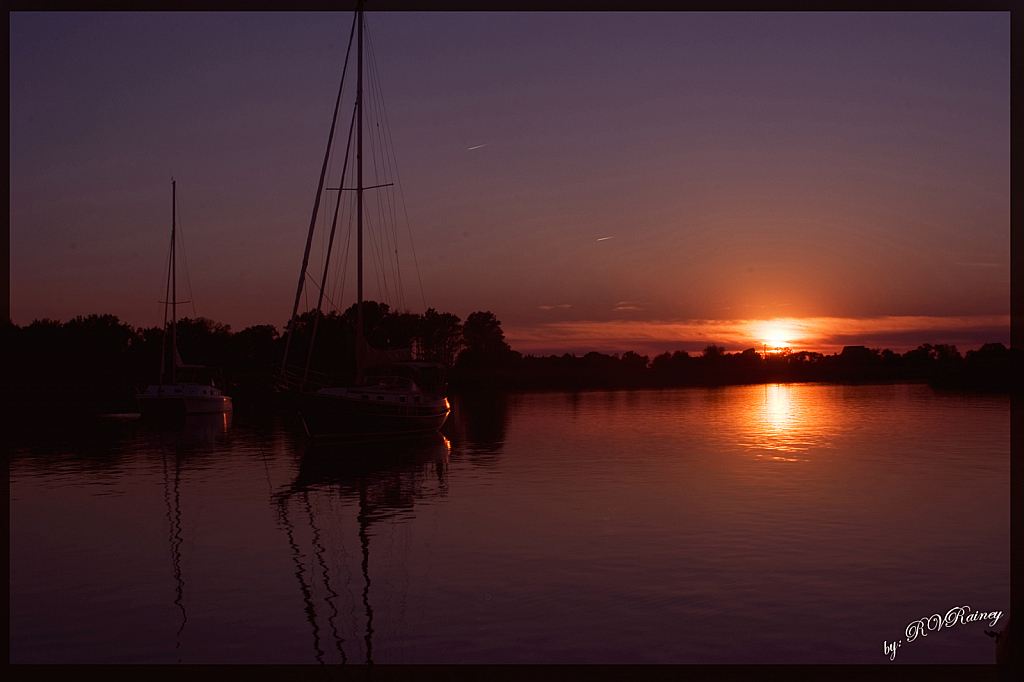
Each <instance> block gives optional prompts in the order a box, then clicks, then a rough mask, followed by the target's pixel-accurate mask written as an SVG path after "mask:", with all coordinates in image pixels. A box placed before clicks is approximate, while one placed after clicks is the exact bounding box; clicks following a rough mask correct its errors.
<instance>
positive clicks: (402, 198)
mask: <svg viewBox="0 0 1024 682" xmlns="http://www.w3.org/2000/svg"><path fill="white" fill-rule="evenodd" d="M371 49H372V46H371ZM381 114H382V116H381V118H382V119H383V121H384V129H385V130H386V131H387V134H388V137H389V139H393V137H392V136H391V123H390V121H389V120H388V110H387V107H386V106H384V102H383V101H381ZM394 149H395V147H394V144H392V145H391V153H392V156H394V157H395V159H394V161H395V163H394V173H395V177H394V182H395V187H396V188H397V193H398V195H399V200H400V203H401V204H402V211H403V212H404V213H405V227H406V230H407V231H408V233H409V248H410V249H411V250H412V261H413V264H414V266H415V269H416V279H417V280H419V285H420V297H421V298H422V299H423V309H424V310H426V309H427V297H426V295H425V294H424V291H423V277H422V275H421V274H420V264H419V260H418V259H417V258H416V244H415V242H414V241H413V238H412V226H411V223H410V222H409V208H408V206H406V203H405V193H404V192H403V191H402V178H401V175H400V174H399V172H398V158H397V155H396V154H395V151H394Z"/></svg>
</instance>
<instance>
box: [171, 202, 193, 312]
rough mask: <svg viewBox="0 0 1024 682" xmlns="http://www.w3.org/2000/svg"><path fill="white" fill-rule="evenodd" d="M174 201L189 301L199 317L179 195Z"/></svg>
mask: <svg viewBox="0 0 1024 682" xmlns="http://www.w3.org/2000/svg"><path fill="white" fill-rule="evenodd" d="M174 202H175V204H176V207H177V209H178V241H180V242H181V258H182V260H184V261H185V283H186V284H187V285H188V302H189V303H191V304H192V317H193V319H194V318H197V317H199V313H197V312H196V303H195V300H196V297H195V296H193V295H192V279H191V277H189V274H188V270H189V268H188V254H186V253H185V231H184V230H182V229H181V228H182V222H183V221H182V219H181V204H178V203H177V202H178V197H177V196H175V197H174Z"/></svg>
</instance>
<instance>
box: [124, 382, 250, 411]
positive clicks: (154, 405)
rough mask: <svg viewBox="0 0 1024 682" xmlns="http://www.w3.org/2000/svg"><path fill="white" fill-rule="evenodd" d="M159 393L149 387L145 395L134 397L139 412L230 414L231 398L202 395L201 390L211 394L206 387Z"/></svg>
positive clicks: (210, 389)
mask: <svg viewBox="0 0 1024 682" xmlns="http://www.w3.org/2000/svg"><path fill="white" fill-rule="evenodd" d="M174 388H177V387H171V390H165V391H162V392H161V391H160V390H159V389H157V387H155V386H150V387H149V389H148V390H147V391H146V392H145V393H139V394H138V395H136V396H135V401H136V403H138V406H139V412H141V413H142V414H152V415H168V416H170V415H187V414H218V413H221V412H231V411H232V404H231V397H230V396H226V395H223V394H219V391H217V394H212V395H204V394H203V393H202V391H203V390H206V391H209V392H213V391H216V389H212V388H211V387H207V386H198V387H193V386H185V387H184V388H183V389H180V390H173V389H174Z"/></svg>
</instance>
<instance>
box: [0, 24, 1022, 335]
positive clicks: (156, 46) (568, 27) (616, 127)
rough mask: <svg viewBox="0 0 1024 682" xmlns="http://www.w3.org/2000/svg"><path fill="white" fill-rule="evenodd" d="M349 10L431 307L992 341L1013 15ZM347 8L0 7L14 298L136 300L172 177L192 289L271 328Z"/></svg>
mask: <svg viewBox="0 0 1024 682" xmlns="http://www.w3.org/2000/svg"><path fill="white" fill-rule="evenodd" d="M367 22H368V26H369V31H370V36H371V39H372V43H373V46H374V51H375V54H376V58H377V67H378V71H379V73H380V77H381V80H382V84H383V88H384V98H385V103H386V105H387V112H388V117H389V121H390V127H391V130H392V133H393V136H394V142H395V149H396V153H397V158H398V163H399V172H400V175H401V180H402V191H403V193H404V197H405V204H406V207H407V210H408V216H409V222H410V225H411V228H412V232H413V235H414V237H415V244H416V259H417V261H418V264H419V275H420V278H421V279H422V282H423V296H424V298H425V299H426V304H427V305H428V306H431V307H434V308H436V309H438V310H443V311H449V312H453V313H455V314H457V315H459V316H461V317H462V318H465V317H466V316H467V315H468V314H469V313H471V312H473V311H476V310H490V311H492V312H494V313H495V314H496V315H497V316H498V318H499V319H500V320H501V321H502V326H503V328H504V329H505V332H506V335H507V336H508V339H509V341H510V342H511V344H512V346H513V347H514V348H516V349H518V350H522V351H524V352H545V353H547V352H564V351H569V352H585V351H587V350H601V351H605V352H612V351H623V350H627V349H635V350H638V351H641V352H647V353H657V352H661V351H663V350H674V349H687V350H691V351H692V350H699V349H700V348H702V347H703V346H704V345H705V344H707V343H710V342H713V341H717V342H720V343H724V344H725V345H726V346H727V348H729V349H730V350H732V349H741V348H743V347H747V346H751V345H757V346H758V347H760V344H761V340H760V336H759V333H760V332H756V331H754V329H755V327H756V328H757V329H763V327H764V324H766V323H768V324H775V323H772V322H771V321H772V320H775V319H777V318H784V319H785V320H788V322H779V323H778V324H781V325H783V326H787V325H788V327H789V329H788V332H789V333H788V336H790V337H791V338H789V339H787V340H788V341H790V342H791V343H793V344H794V345H795V346H796V345H798V346H801V347H816V348H830V346H831V345H832V344H839V345H840V346H841V345H843V344H844V343H854V342H856V340H857V339H858V338H862V339H863V342H864V343H865V344H867V345H871V346H873V347H891V348H893V349H905V348H907V347H913V346H916V345H917V344H918V343H921V342H931V343H943V342H953V343H957V345H958V346H960V347H961V349H967V348H970V347H977V345H979V344H980V343H982V342H984V341H1002V342H1004V343H1008V340H1009V237H1010V227H1009V207H1010V199H1009V196H1010V192H1009V177H1010V173H1009V171H1010V150H1009V135H1010V58H1009V52H1010V36H1009V24H1010V21H1009V14H1008V13H998V12H990V13H977V14H972V13H940V14H922V13H895V14H861V13H839V14H830V13H823V14H816V13H810V14H806V13H788V14H743V13H722V14H717V13H695V14H690V13H679V14H629V13H625V14H600V13H594V14H577V13H545V14H508V13H474V14H458V13H436V14H429V13H415V14H408V13H379V14H374V13H368V14H367ZM350 26H351V14H350V13H331V14H303V13H296V14H290V13H275V14H232V13H195V14H192V13H182V14H163V13H148V14H51V13H30V14H26V13H14V14H11V16H10V50H11V57H10V62H11V69H10V71H11V73H10V84H11V85H10V87H11V90H10V99H11V111H10V119H11V128H10V130H11V136H10V178H11V179H10V197H11V202H10V230H11V237H10V240H11V316H12V319H13V320H14V322H15V323H17V324H22V325H25V324H28V323H30V322H31V321H32V320H33V319H36V318H43V317H49V318H52V319H60V320H67V319H69V318H71V317H74V316H75V315H88V314H90V313H113V314H115V315H118V316H119V317H120V318H121V319H122V320H124V321H126V322H128V323H130V324H133V325H137V326H147V327H148V326H156V325H159V324H160V321H161V319H162V306H160V305H159V304H158V303H157V300H158V299H161V298H162V295H163V285H164V279H163V278H164V269H163V268H164V261H165V258H166V250H167V242H168V238H169V234H168V231H169V227H170V179H171V177H172V176H173V177H174V178H175V179H176V180H177V183H178V201H179V205H180V207H181V211H182V226H183V232H184V237H185V247H186V254H187V258H188V269H189V278H190V281H191V290H192V297H193V299H194V304H195V312H196V313H197V314H199V315H201V316H204V317H209V318H211V319H214V320H217V321H219V322H223V323H227V324H229V325H231V327H232V329H234V330H236V331H237V330H241V329H243V328H244V327H246V326H249V325H254V324H274V325H276V326H277V327H278V328H279V329H280V328H281V327H283V325H284V323H285V322H286V321H287V319H288V316H289V315H290V312H291V305H292V300H293V297H294V291H295V280H296V277H297V275H298V269H299V265H300V262H301V258H302V249H303V245H304V242H305V234H306V230H307V228H308V225H309V213H310V210H311V208H312V204H313V197H314V194H315V191H316V184H317V179H318V176H319V171H320V163H321V161H322V155H323V147H324V145H325V143H326V137H327V130H328V127H329V125H330V115H331V111H332V108H333V103H334V97H335V95H336V92H337V86H338V80H339V78H340V75H341V65H342V61H343V59H344V54H343V52H344V49H345V46H346V42H347V39H348V33H349V29H350ZM342 118H343V119H344V120H346V121H347V117H346V116H345V115H344V114H343V116H342ZM405 280H406V283H407V288H412V289H415V291H413V292H407V294H406V300H407V301H408V302H409V303H410V305H411V306H412V311H413V312H422V305H421V303H420V301H421V300H422V298H421V297H420V294H419V290H418V289H419V287H418V285H416V286H412V287H410V286H408V282H417V278H416V275H415V272H414V271H412V272H409V273H406V276H405ZM186 293H187V292H186ZM367 296H368V297H369V298H375V297H376V296H375V289H374V288H373V286H372V285H368V288H367ZM351 302H352V301H351V300H349V301H347V302H346V305H348V304H350V303H351ZM185 312H186V314H190V315H191V314H192V308H191V304H189V307H187V308H186V310H185ZM801 320H803V321H805V322H804V323H801V322H799V321H801ZM757 321H761V326H760V327H757V324H756V323H757ZM826 321H827V322H826ZM701 330H703V331H701ZM730 330H731V331H730ZM887 332H891V334H889V335H888V336H887ZM915 334H916V335H915ZM761 336H763V334H761ZM782 336H786V334H782V335H780V338H782Z"/></svg>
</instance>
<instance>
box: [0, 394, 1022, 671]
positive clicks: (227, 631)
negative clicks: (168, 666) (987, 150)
mask: <svg viewBox="0 0 1024 682" xmlns="http://www.w3.org/2000/svg"><path fill="white" fill-rule="evenodd" d="M1009 415H1010V400H1009V398H1008V397H1007V396H999V395H970V394H960V393H950V392H942V391H937V390H933V389H931V388H929V387H928V386H926V385H919V384H902V385H859V386H840V385H818V384H794V385H783V386H763V385H762V386H731V387H723V388H715V389H707V388H687V389H674V390H653V391H631V392H630V391H620V392H604V391H590V392H579V393H559V392H551V393H528V394H518V395H510V396H501V395H494V394H482V395H457V396H456V397H455V399H453V400H452V415H451V418H450V420H449V421H448V423H447V424H446V425H445V428H444V430H443V434H444V436H445V437H446V438H447V440H446V439H445V437H442V435H440V434H438V435H437V437H436V439H434V440H429V439H428V440H417V441H409V442H401V441H400V442H395V443H391V444H390V445H387V446H382V445H381V444H356V443H350V444H338V445H326V444H325V445H318V446H316V447H315V448H312V449H310V448H309V444H308V440H307V438H306V437H305V435H304V434H302V433H301V432H299V431H298V428H297V427H295V426H294V425H293V424H291V423H290V422H289V421H288V417H287V416H286V415H283V414H282V415H280V416H275V415H273V414H269V415H265V414H259V415H247V414H246V413H245V412H244V411H238V410H237V409H236V413H235V414H234V420H233V421H230V420H229V421H228V422H225V421H223V417H221V421H220V422H219V423H218V422H215V421H211V420H207V421H201V420H195V419H192V418H189V420H187V421H186V422H185V423H183V424H178V425H164V424H156V423H150V422H146V421H145V420H138V419H124V420H117V419H110V420H102V421H96V422H94V423H88V424H86V423H81V424H74V425H68V427H67V428H62V425H60V424H58V425H55V426H54V428H52V429H47V430H46V431H45V432H40V433H39V434H38V435H37V436H35V437H25V438H23V439H22V440H21V441H17V442H13V443H12V444H11V456H10V490H11V499H10V509H11V522H10V571H11V573H10V647H11V651H10V660H11V662H12V663H43V662H48V663H174V662H177V661H181V662H182V663H185V664H189V663H318V662H323V663H328V664H330V663H350V664H364V663H367V662H373V663H374V664H392V663H424V664H431V663H879V664H889V663H895V664H899V663H991V662H992V661H993V660H994V646H993V643H992V640H991V639H990V638H989V637H987V636H986V635H985V634H984V630H985V629H989V628H991V626H990V625H989V624H988V623H987V622H986V623H980V624H979V623H973V622H972V623H968V624H963V625H958V626H957V627H955V628H943V629H942V630H941V631H939V632H929V634H928V636H927V637H918V638H917V639H916V640H915V641H913V642H907V643H905V644H904V645H903V646H902V647H900V648H899V651H898V654H897V656H896V658H895V661H890V660H889V659H888V658H886V657H885V653H884V652H883V647H882V642H883V641H884V642H893V641H897V640H899V639H901V638H902V637H904V635H903V634H902V633H903V632H904V631H905V629H906V628H907V625H908V624H909V623H912V622H914V621H917V620H919V619H921V618H922V617H927V616H929V615H931V614H934V613H946V612H947V611H948V610H949V609H950V608H953V607H954V606H960V605H969V606H970V607H971V608H972V609H973V610H977V611H987V612H992V611H1003V612H1004V613H1007V612H1008V611H1009V608H1010V605H1009V595H1010V591H1009V584H1010V582H1009V546H1010V543H1009V520H1008V519H1009V464H1010V457H1009V443H1010V440H1009V432H1010V429H1009ZM1003 624H1004V623H1003V622H1000V623H997V624H996V625H995V627H994V628H991V629H995V630H999V629H1001V628H1002V626H1003Z"/></svg>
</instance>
